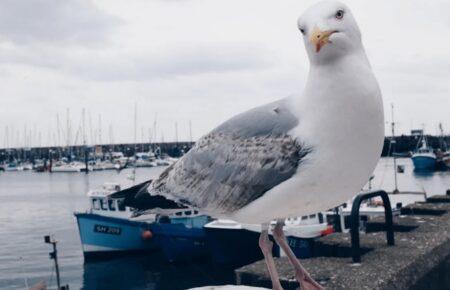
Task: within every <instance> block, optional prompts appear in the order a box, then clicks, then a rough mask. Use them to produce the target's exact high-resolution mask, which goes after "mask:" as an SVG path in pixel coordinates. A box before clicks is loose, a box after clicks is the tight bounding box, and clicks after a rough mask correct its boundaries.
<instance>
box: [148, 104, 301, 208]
mask: <svg viewBox="0 0 450 290" xmlns="http://www.w3.org/2000/svg"><path fill="white" fill-rule="evenodd" d="M297 124H298V120H297V119H296V118H295V117H294V115H293V114H292V113H291V112H290V110H289V109H288V107H287V105H286V100H281V101H278V102H275V103H271V104H268V105H265V106H262V107H259V108H256V109H253V110H250V111H248V112H245V113H243V114H240V115H237V116H236V117H234V118H232V119H230V120H229V121H227V122H225V123H224V124H222V125H221V126H219V127H217V128H216V129H215V130H213V131H212V132H211V133H209V134H208V135H206V136H204V137H203V138H201V139H200V140H199V141H198V142H197V144H196V145H195V146H194V147H193V148H192V149H191V150H190V151H189V152H188V153H187V154H186V155H184V156H183V157H182V158H181V159H180V160H179V161H178V162H177V163H175V164H174V165H173V166H171V167H170V168H168V169H167V170H166V171H165V172H164V173H163V174H161V176H160V177H159V179H158V180H156V181H155V182H154V183H153V186H152V189H151V194H158V195H162V196H165V197H167V198H169V199H172V200H176V201H177V202H180V203H182V204H186V205H190V206H194V207H197V208H200V209H204V210H205V211H209V212H215V213H230V212H233V211H236V210H238V209H240V208H242V207H244V206H245V205H247V204H249V203H250V202H252V201H253V200H255V199H257V198H259V197H261V196H262V195H263V194H264V193H265V192H267V191H268V190H270V189H271V188H273V187H274V186H276V185H278V184H279V183H281V182H283V181H285V180H286V179H288V178H290V177H291V176H292V175H293V174H294V173H295V172H296V170H297V168H298V166H299V164H300V163H301V160H302V158H303V157H304V156H305V155H306V154H307V153H308V152H309V150H310V149H309V148H308V147H307V146H305V145H304V144H301V143H299V142H298V141H297V140H294V139H293V138H292V137H291V136H289V135H288V134H287V132H288V131H289V130H290V129H292V128H293V127H295V126H296V125H297Z"/></svg>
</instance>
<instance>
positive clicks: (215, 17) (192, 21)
mask: <svg viewBox="0 0 450 290" xmlns="http://www.w3.org/2000/svg"><path fill="white" fill-rule="evenodd" d="M314 2H316V1H312V0H309V1H307V0H301V1H300V0H284V1H273V0H272V1H266V0H226V1H225V0H220V1H219V0H133V1H114V0H97V1H89V0H70V1H69V0H65V1H60V0H1V1H0V92H1V99H0V100H1V103H0V125H1V127H0V147H4V146H5V145H9V146H24V145H29V144H30V143H32V144H31V145H37V143H38V140H39V135H40V136H41V138H40V140H41V145H47V144H50V143H55V142H59V143H63V144H64V143H66V142H67V129H66V127H67V108H69V109H70V118H69V119H70V122H69V123H70V126H71V130H70V131H71V136H70V139H71V142H72V143H73V142H75V138H76V137H77V140H76V142H78V143H80V142H81V136H80V134H77V131H78V129H79V128H80V124H81V119H82V118H81V116H82V109H83V108H85V109H86V115H85V116H86V118H85V120H86V136H87V139H88V143H93V142H96V143H98V142H99V141H102V142H103V143H108V142H110V141H111V140H112V141H114V142H116V143H118V142H132V141H133V139H134V104H135V102H136V104H137V112H138V113H137V119H138V125H137V140H138V141H140V140H141V139H142V138H144V140H145V141H147V140H149V138H150V137H149V135H151V136H152V137H153V138H154V137H155V135H156V140H157V141H160V140H161V139H162V138H163V139H164V140H165V141H173V140H175V124H176V123H177V125H178V139H179V140H189V139H190V133H189V123H190V122H191V123H192V135H193V139H194V140H195V139H197V138H198V137H200V136H201V135H203V134H205V133H207V132H208V130H210V129H212V128H213V127H215V126H217V125H218V124H220V123H221V122H223V121H224V120H226V119H228V118H229V117H231V116H233V115H235V114H236V113H238V112H242V111H245V110H247V109H249V108H252V107H254V106H257V105H260V104H264V103H267V102H270V101H273V100H276V99H279V98H282V97H285V96H287V95H289V94H292V93H298V92H301V90H302V88H303V85H304V83H305V78H306V74H307V71H308V59H307V55H306V52H305V49H304V47H303V42H302V40H301V35H300V33H299V31H298V30H297V27H296V21H297V18H298V16H299V15H301V13H302V12H303V11H304V10H305V9H306V8H307V7H308V6H310V5H311V4H312V3H314ZM345 3H347V4H348V5H349V7H350V8H351V10H352V11H353V14H354V16H355V17H356V19H357V21H358V23H359V25H360V28H361V30H362V34H363V41H364V44H365V47H366V51H367V54H368V56H369V59H370V61H371V63H372V66H373V69H374V71H375V74H376V76H377V78H378V81H379V83H380V86H381V89H382V92H383V95H384V102H385V112H386V117H388V118H389V119H390V109H389V107H390V103H394V104H395V115H396V116H395V118H396V121H397V122H398V129H399V131H400V132H401V133H405V132H409V130H410V129H411V128H416V127H421V126H422V124H425V129H426V131H427V132H428V133H431V134H436V133H437V125H438V123H439V122H442V123H443V125H444V129H445V131H446V132H447V133H448V132H449V131H450V113H449V106H450V40H449V39H448V36H449V32H448V30H449V28H450V17H449V11H450V1H448V0H441V1H436V0H435V1H423V0H404V1H391V0H386V1H381V0H379V1H361V0H358V1H352V0H348V1H345ZM57 116H58V117H59V120H60V122H59V127H60V128H59V134H58V133H57V132H58V131H57V128H58V126H57V125H58V122H57ZM100 116H101V117H100ZM100 118H101V122H100V121H99V119H100ZM155 120H156V129H157V130H156V134H155V133H154V132H153V129H154V128H155V127H154V123H155ZM100 123H101V130H99V127H100ZM110 128H112V130H111V129H110ZM387 129H388V127H387ZM6 130H7V131H8V132H9V133H8V138H6V136H7V134H6ZM149 130H152V132H149ZM100 131H101V137H100ZM24 132H27V133H26V134H25V133H24ZM387 132H388V130H387ZM111 133H112V134H111ZM24 136H27V138H24Z"/></svg>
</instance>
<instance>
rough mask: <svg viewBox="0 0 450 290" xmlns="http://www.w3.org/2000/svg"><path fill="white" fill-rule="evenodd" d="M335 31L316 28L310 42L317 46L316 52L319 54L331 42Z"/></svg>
mask: <svg viewBox="0 0 450 290" xmlns="http://www.w3.org/2000/svg"><path fill="white" fill-rule="evenodd" d="M335 32H336V31H335V30H325V31H322V30H320V29H319V28H317V27H316V28H314V30H313V32H312V35H311V37H310V39H309V41H310V42H311V43H312V44H313V45H315V46H316V52H319V51H320V49H321V48H322V47H323V46H324V45H326V44H327V43H329V42H330V40H329V37H330V35H331V34H333V33H335Z"/></svg>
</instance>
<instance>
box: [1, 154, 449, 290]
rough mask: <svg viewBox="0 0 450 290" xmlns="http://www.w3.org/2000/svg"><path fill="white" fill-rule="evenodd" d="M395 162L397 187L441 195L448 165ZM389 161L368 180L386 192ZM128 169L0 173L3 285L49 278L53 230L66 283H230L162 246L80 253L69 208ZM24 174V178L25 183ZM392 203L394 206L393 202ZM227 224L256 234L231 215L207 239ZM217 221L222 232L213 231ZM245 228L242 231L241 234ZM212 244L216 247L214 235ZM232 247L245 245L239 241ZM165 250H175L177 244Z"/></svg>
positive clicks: (122, 178) (230, 276) (219, 255)
mask: <svg viewBox="0 0 450 290" xmlns="http://www.w3.org/2000/svg"><path fill="white" fill-rule="evenodd" d="M397 162H398V164H399V165H403V166H404V167H405V172H404V173H403V174H398V187H399V189H400V191H408V192H427V193H428V194H429V193H435V194H445V192H446V190H447V189H448V188H450V175H449V172H427V173H423V174H422V173H419V174H418V173H417V172H414V170H413V169H414V167H413V164H412V161H411V160H410V159H408V158H399V159H397ZM392 164H393V160H392V158H383V159H381V160H380V162H379V164H378V166H377V169H376V171H375V174H374V175H375V177H374V178H373V180H372V181H371V183H372V186H373V187H376V188H383V189H385V190H386V191H392V190H394V187H395V182H394V178H393V174H392V170H393V165H392ZM163 169H164V167H150V168H138V169H136V183H139V182H143V181H145V180H147V178H149V177H150V178H151V177H152V176H156V175H158V174H159V172H160V171H161V170H163ZM131 172H132V169H131V168H129V169H124V170H122V171H120V172H118V171H98V172H94V173H92V174H81V173H79V174H72V173H61V174H50V173H35V172H33V171H24V172H3V173H0V182H1V183H2V187H1V188H0V204H1V206H0V207H1V208H0V210H1V211H2V212H3V213H4V214H3V215H2V218H1V220H0V222H1V227H0V231H1V232H0V234H1V237H2V238H1V242H2V245H3V247H2V248H1V249H0V251H1V253H0V259H1V261H0V265H1V266H0V267H1V269H0V289H5V290H6V289H23V288H24V285H26V284H25V283H28V285H32V284H33V283H37V282H39V281H40V280H44V279H45V280H48V279H49V277H50V276H51V271H49V269H51V268H52V264H51V261H49V260H48V257H47V254H46V253H47V252H48V248H47V247H46V246H45V244H43V243H42V237H43V236H44V235H47V234H52V235H53V236H54V237H55V238H56V239H57V240H58V241H59V243H58V252H59V263H60V271H61V280H62V283H63V284H69V285H70V287H71V289H78V288H81V289H123V287H125V286H124V285H126V287H130V288H131V287H133V289H186V288H189V287H197V286H203V285H211V284H234V283H235V275H234V271H233V268H226V267H225V268H223V267H217V265H216V266H212V265H210V263H209V262H206V261H204V260H202V259H200V260H197V259H193V260H192V261H183V262H180V263H175V264H174V263H171V262H170V261H169V260H170V258H169V259H168V258H167V256H165V254H164V252H163V251H155V252H153V251H151V252H149V253H146V254H145V255H142V254H137V255H136V254H132V253H127V254H126V255H121V256H117V257H112V258H108V259H106V260H105V259H101V258H100V259H86V260H85V259H84V257H83V247H82V244H81V240H80V237H79V230H78V225H77V222H76V219H75V217H74V216H73V213H75V212H79V213H83V212H86V210H87V209H89V208H90V207H91V206H92V204H91V201H90V200H89V198H88V196H87V195H86V193H87V192H89V191H91V190H93V189H101V188H102V187H103V185H105V183H106V184H108V183H110V182H111V181H115V182H117V183H123V184H130V182H131V181H130V180H129V179H128V175H129V174H131ZM25 180H26V181H27V182H24V181H25ZM110 185H113V184H111V183H110ZM113 191H114V188H113ZM408 198H410V201H411V202H414V201H415V199H414V198H415V197H414V196H412V197H411V196H409V197H408ZM393 204H394V205H393V206H395V201H394V202H393ZM26 208H27V210H25V209H26ZM361 211H363V207H362V208H361ZM292 222H293V223H295V221H292ZM222 223H223V222H222ZM226 227H228V228H232V229H233V230H235V231H236V230H237V231H236V234H237V235H238V236H239V237H246V239H248V240H249V241H251V240H252V239H253V240H254V239H255V238H257V237H258V234H252V231H251V229H250V230H245V229H243V228H242V227H241V226H239V225H238V224H235V223H234V224H233V223H230V222H228V223H226V222H225V223H223V224H221V225H217V222H216V224H214V223H212V224H210V225H209V226H207V227H205V229H206V230H207V231H210V232H211V235H209V237H210V238H211V239H212V238H215V239H216V241H217V239H219V240H220V241H222V242H223V243H226V244H227V242H226V241H227V240H226V239H224V238H223V229H224V228H226ZM217 228H220V229H221V231H218V232H217V231H215V232H214V229H217ZM102 230H104V229H102ZM243 230H244V231H246V232H247V234H245V233H244V234H243V233H242V231H243ZM239 231H240V232H239ZM246 235H247V236H246ZM331 236H333V235H330V237H331ZM363 236H364V235H363ZM228 237H230V235H228ZM139 239H140V236H139ZM231 240H233V239H231ZM291 243H292V242H291ZM214 245H215V247H219V248H220V247H221V244H220V243H217V242H215V243H214ZM222 245H223V244H222ZM227 245H229V243H228V244H227ZM237 246H243V247H245V245H242V244H239V243H238V244H236V247H237ZM299 246H300V244H299ZM305 246H307V245H305V244H302V245H301V249H302V251H300V252H301V253H303V254H305V253H306V254H307V253H308V252H307V251H305V249H307V248H305ZM236 247H230V248H229V251H230V253H233V256H235V255H236V251H237V253H240V251H239V249H237V248H236ZM222 249H223V247H222ZM253 250H254V253H247V252H246V253H247V254H248V255H249V256H251V257H250V258H252V259H254V258H255V257H256V258H260V257H261V256H260V255H261V254H260V252H259V251H257V250H258V249H257V248H256V249H255V248H254V249H253ZM169 253H172V254H173V255H175V254H176V252H175V251H174V252H172V251H169ZM212 255H215V260H216V261H219V262H220V261H222V262H224V263H225V264H226V263H229V262H230V261H229V260H227V259H229V258H231V257H233V256H232V255H228V254H226V252H223V251H221V250H218V251H215V252H214V253H213V254H212ZM254 255H255V256H254ZM221 259H222V260H221ZM18 269H20V271H18ZM109 273H115V274H113V275H110V274H109ZM130 277H134V279H130ZM187 277H189V278H187ZM192 277H196V278H195V279H192ZM53 282H54V278H53Z"/></svg>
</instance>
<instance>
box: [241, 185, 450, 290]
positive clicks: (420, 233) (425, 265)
mask: <svg viewBox="0 0 450 290" xmlns="http://www.w3.org/2000/svg"><path fill="white" fill-rule="evenodd" d="M384 225H385V223H384V217H383V218H376V219H373V220H371V221H370V222H368V224H367V231H368V233H367V234H363V235H360V244H361V253H362V256H361V259H362V261H361V263H353V262H352V258H351V242H350V234H349V233H335V234H332V235H328V236H325V237H322V238H320V239H318V243H317V244H316V247H315V249H314V251H315V252H316V255H315V257H314V258H309V259H302V260H301V261H302V265H303V266H304V267H305V268H306V270H307V271H309V273H310V274H311V276H312V277H313V278H314V279H315V280H316V281H318V282H319V283H321V284H322V285H323V286H324V287H325V289H355V290H356V289H358V290H361V289H377V290H394V289H395V290H407V289H408V290H425V289H426V290H441V289H450V191H447V195H442V196H433V197H430V198H428V199H427V201H426V202H424V203H415V204H411V205H409V206H406V207H404V208H403V209H402V212H401V215H400V216H398V217H395V218H394V232H395V245H394V246H388V245H387V243H386V233H385V231H384ZM275 263H276V266H277V269H278V272H279V275H280V280H281V283H282V285H283V288H284V289H286V290H290V289H298V287H299V285H298V283H297V282H296V280H295V277H294V276H293V269H292V268H291V266H290V264H289V262H288V260H287V258H286V257H281V258H275ZM235 277H236V284H238V285H248V286H257V287H267V288H270V287H271V282H270V278H269V274H268V272H267V270H266V266H265V263H264V261H263V260H261V261H257V262H255V263H253V264H249V265H246V266H244V267H241V268H239V269H236V270H235Z"/></svg>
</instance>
